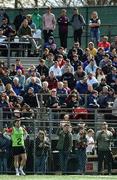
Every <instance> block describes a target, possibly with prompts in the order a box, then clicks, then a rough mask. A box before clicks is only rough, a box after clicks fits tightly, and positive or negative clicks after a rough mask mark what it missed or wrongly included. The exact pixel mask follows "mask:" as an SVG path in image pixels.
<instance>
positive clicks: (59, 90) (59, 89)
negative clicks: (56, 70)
mask: <svg viewBox="0 0 117 180" xmlns="http://www.w3.org/2000/svg"><path fill="white" fill-rule="evenodd" d="M56 90H57V96H58V97H59V103H60V106H61V107H62V106H63V107H65V106H66V103H65V100H66V98H67V92H66V90H65V89H64V87H63V82H62V81H59V82H58V83H57V89H56Z"/></svg>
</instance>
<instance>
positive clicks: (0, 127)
mask: <svg viewBox="0 0 117 180" xmlns="http://www.w3.org/2000/svg"><path fill="white" fill-rule="evenodd" d="M2 129H3V110H2V108H0V130H2Z"/></svg>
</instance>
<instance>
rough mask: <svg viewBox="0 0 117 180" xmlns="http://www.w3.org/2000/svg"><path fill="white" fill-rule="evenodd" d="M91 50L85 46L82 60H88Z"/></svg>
mask: <svg viewBox="0 0 117 180" xmlns="http://www.w3.org/2000/svg"><path fill="white" fill-rule="evenodd" d="M90 55H91V54H90V50H89V48H85V49H84V54H83V57H82V62H85V61H87V60H88V57H89V56H90Z"/></svg>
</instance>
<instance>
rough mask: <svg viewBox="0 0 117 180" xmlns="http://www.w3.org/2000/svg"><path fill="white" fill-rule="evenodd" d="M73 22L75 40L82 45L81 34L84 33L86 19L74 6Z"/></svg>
mask: <svg viewBox="0 0 117 180" xmlns="http://www.w3.org/2000/svg"><path fill="white" fill-rule="evenodd" d="M71 24H72V27H73V31H74V41H75V42H77V41H78V42H79V43H80V45H81V36H82V33H83V26H84V25H85V21H84V18H83V16H82V15H80V14H79V12H78V9H77V8H74V12H73V16H72V19H71Z"/></svg>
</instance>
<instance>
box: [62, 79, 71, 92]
mask: <svg viewBox="0 0 117 180" xmlns="http://www.w3.org/2000/svg"><path fill="white" fill-rule="evenodd" d="M63 87H64V89H65V90H66V92H67V94H70V92H71V89H70V88H69V87H68V81H66V80H63Z"/></svg>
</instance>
